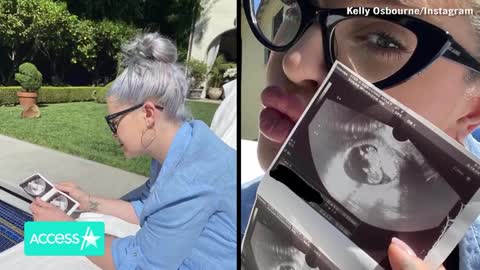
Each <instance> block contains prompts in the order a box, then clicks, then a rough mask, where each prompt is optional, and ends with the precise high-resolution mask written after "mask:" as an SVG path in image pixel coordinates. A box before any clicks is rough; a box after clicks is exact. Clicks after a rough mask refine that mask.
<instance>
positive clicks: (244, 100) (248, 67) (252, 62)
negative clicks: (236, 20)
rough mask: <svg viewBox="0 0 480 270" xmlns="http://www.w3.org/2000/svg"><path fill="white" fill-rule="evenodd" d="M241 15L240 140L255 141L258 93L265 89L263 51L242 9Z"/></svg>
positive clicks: (258, 102) (258, 108) (258, 111)
mask: <svg viewBox="0 0 480 270" xmlns="http://www.w3.org/2000/svg"><path fill="white" fill-rule="evenodd" d="M241 13H242V19H241V31H242V32H241V38H242V67H241V68H242V82H241V86H242V89H240V93H241V94H240V96H241V114H242V117H241V119H242V120H241V122H240V125H241V136H242V137H241V138H242V139H248V140H256V139H257V137H258V116H259V114H260V109H261V103H260V93H261V91H262V90H263V89H264V87H265V49H264V47H263V46H262V45H261V44H260V43H259V42H258V41H257V39H256V38H255V37H254V36H253V34H252V32H251V31H250V27H249V26H248V23H247V19H246V17H245V13H244V11H243V9H242V12H241Z"/></svg>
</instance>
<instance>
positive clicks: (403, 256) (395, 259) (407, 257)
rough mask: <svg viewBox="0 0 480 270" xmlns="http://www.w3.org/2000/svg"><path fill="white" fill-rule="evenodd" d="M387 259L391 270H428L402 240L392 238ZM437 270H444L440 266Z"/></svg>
mask: <svg viewBox="0 0 480 270" xmlns="http://www.w3.org/2000/svg"><path fill="white" fill-rule="evenodd" d="M388 259H389V261H390V265H391V266H392V269H393V270H428V269H429V268H428V265H427V264H426V263H425V262H424V261H422V260H421V259H420V258H418V257H417V255H416V254H415V252H413V250H412V249H411V248H410V247H409V246H408V245H407V244H406V243H405V242H403V241H402V240H400V239H398V238H395V237H394V238H392V243H391V244H390V246H389V247H388ZM438 270H446V269H445V267H443V266H441V267H440V268H438Z"/></svg>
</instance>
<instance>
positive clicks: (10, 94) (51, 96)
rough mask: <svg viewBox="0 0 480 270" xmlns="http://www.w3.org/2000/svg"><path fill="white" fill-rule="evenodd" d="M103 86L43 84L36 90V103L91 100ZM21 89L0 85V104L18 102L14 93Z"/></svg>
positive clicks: (14, 103)
mask: <svg viewBox="0 0 480 270" xmlns="http://www.w3.org/2000/svg"><path fill="white" fill-rule="evenodd" d="M102 88H103V87H90V86H85V87H83V86H82V87H76V86H73V87H72V86H66V87H65V86H62V87H52V86H44V87H42V88H40V90H39V91H38V99H37V101H38V103H65V102H76V101H93V100H94V99H95V93H96V92H97V91H99V90H101V89H102ZM20 90H21V87H20V86H10V87H5V86H2V87H0V106H2V105H16V104H18V97H17V95H16V93H17V92H18V91H20Z"/></svg>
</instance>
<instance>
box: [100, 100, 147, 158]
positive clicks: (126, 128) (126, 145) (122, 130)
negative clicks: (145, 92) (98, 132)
mask: <svg viewBox="0 0 480 270" xmlns="http://www.w3.org/2000/svg"><path fill="white" fill-rule="evenodd" d="M135 105H136V104H124V103H120V102H117V100H116V99H115V98H114V97H110V98H108V99H107V107H108V113H109V115H113V114H116V113H119V112H122V111H126V110H129V109H131V108H134V107H135ZM142 108H143V107H142V106H140V107H137V108H136V109H133V110H129V111H126V112H125V113H121V114H120V115H118V116H116V117H114V118H113V119H110V120H109V122H110V126H113V128H114V130H112V133H113V134H112V135H113V136H114V138H115V139H116V140H117V141H118V143H119V145H120V147H121V148H122V150H123V153H124V155H125V157H127V158H133V157H136V156H139V155H141V154H143V153H144V150H145V147H143V146H142V144H141V136H142V130H144V129H145V120H144V119H145V118H144V112H143V109H142ZM111 128H112V127H111ZM114 131H116V133H114Z"/></svg>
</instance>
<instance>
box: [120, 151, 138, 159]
mask: <svg viewBox="0 0 480 270" xmlns="http://www.w3.org/2000/svg"><path fill="white" fill-rule="evenodd" d="M123 156H125V158H127V159H131V158H134V157H135V156H136V155H135V154H133V153H131V152H129V151H127V150H124V151H123Z"/></svg>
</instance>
